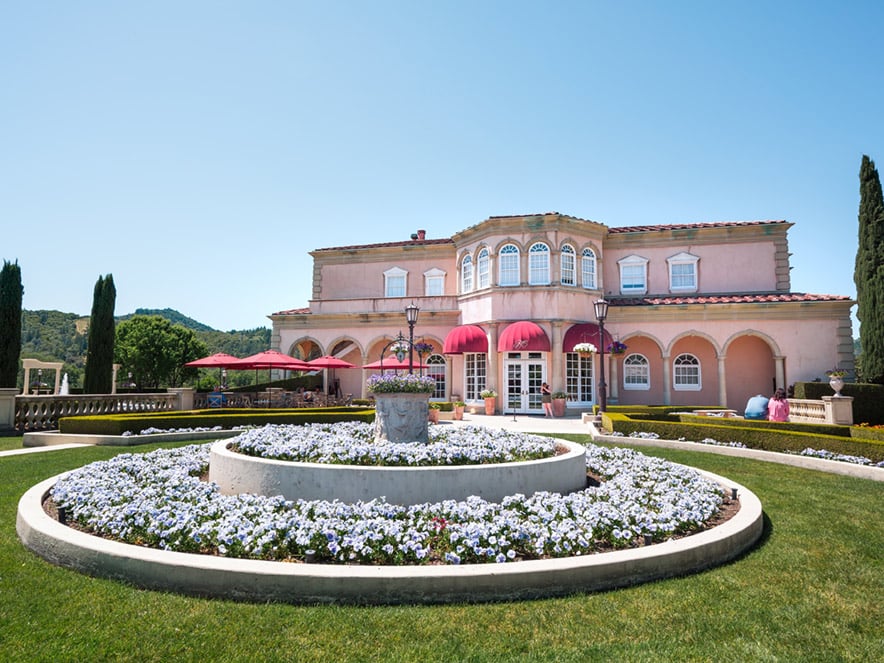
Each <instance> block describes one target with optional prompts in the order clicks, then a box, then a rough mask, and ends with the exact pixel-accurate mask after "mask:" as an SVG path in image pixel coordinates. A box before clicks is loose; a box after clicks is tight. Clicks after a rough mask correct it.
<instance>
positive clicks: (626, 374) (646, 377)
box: [623, 354, 651, 390]
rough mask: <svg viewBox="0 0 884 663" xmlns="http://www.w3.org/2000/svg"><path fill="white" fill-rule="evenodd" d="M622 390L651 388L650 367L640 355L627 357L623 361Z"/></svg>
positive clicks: (646, 359)
mask: <svg viewBox="0 0 884 663" xmlns="http://www.w3.org/2000/svg"><path fill="white" fill-rule="evenodd" d="M623 388H624V389H641V390H648V389H650V388H651V365H650V363H649V362H648V358H647V357H645V356H644V355H640V354H631V355H627V356H626V358H625V359H624V360H623Z"/></svg>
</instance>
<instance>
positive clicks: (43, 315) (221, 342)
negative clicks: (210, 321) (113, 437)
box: [19, 308, 270, 389]
mask: <svg viewBox="0 0 884 663" xmlns="http://www.w3.org/2000/svg"><path fill="white" fill-rule="evenodd" d="M133 315H158V316H160V317H163V318H166V319H167V320H169V321H170V322H171V323H172V324H177V325H181V326H183V327H186V328H188V329H192V330H193V331H194V332H195V333H196V335H197V336H198V337H199V339H200V340H201V341H203V342H204V343H205V344H206V345H207V346H208V348H209V354H214V353H216V352H226V353H227V354H231V355H233V356H235V357H247V356H248V355H251V354H254V353H256V352H261V351H262V350H266V349H268V348H269V347H270V329H269V328H268V327H258V328H255V329H244V330H233V331H227V332H222V331H218V330H216V329H212V328H211V327H209V326H208V325H205V324H203V323H201V322H198V321H196V320H194V319H193V318H189V317H187V316H186V315H184V314H182V313H180V312H178V311H176V310H174V309H141V308H140V309H137V310H136V311H135V312H134V313H130V314H128V315H123V316H118V317H117V318H116V320H117V322H120V321H121V320H127V319H129V318H131V317H132V316H133ZM88 327H89V317H88V316H81V315H77V314H76V313H63V312H61V311H28V310H23V311H22V352H21V357H22V359H25V358H33V359H39V360H40V361H61V362H64V369H63V372H64V373H67V374H68V381H69V384H70V386H71V387H72V388H74V389H75V388H77V387H80V386H82V384H83V366H84V365H85V359H86V341H87V338H88V336H87V330H88ZM23 379H24V371H23V370H20V371H19V386H21V384H22V380H23ZM36 380H37V376H36V375H33V374H32V375H31V376H30V381H31V382H32V383H34V382H35V381H36ZM52 380H54V375H53V376H46V375H44V376H43V381H44V382H51V381H52ZM50 386H52V385H51V384H50Z"/></svg>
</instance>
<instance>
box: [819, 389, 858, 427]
mask: <svg viewBox="0 0 884 663" xmlns="http://www.w3.org/2000/svg"><path fill="white" fill-rule="evenodd" d="M823 403H825V407H826V423H827V424H835V425H837V426H852V425H853V396H823Z"/></svg>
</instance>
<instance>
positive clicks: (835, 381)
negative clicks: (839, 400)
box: [829, 377, 844, 397]
mask: <svg viewBox="0 0 884 663" xmlns="http://www.w3.org/2000/svg"><path fill="white" fill-rule="evenodd" d="M829 386H830V387H831V388H832V390H833V391H834V392H835V395H836V396H839V397H840V396H841V390H842V389H844V380H843V379H842V378H839V377H832V378H829Z"/></svg>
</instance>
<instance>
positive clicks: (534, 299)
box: [270, 212, 854, 413]
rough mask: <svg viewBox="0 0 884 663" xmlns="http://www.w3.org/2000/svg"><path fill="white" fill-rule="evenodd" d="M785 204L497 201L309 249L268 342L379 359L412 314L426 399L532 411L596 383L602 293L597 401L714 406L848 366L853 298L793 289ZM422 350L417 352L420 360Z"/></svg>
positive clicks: (579, 401) (350, 373)
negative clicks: (457, 227) (424, 223)
mask: <svg viewBox="0 0 884 663" xmlns="http://www.w3.org/2000/svg"><path fill="white" fill-rule="evenodd" d="M791 226H792V224H791V223H788V222H786V221H751V222H724V223H696V224H685V225H657V226H633V227H625V228H609V227H607V226H605V225H604V224H601V223H596V222H594V221H588V220H585V219H579V218H575V217H572V216H567V215H563V214H558V213H555V212H550V213H546V214H532V215H525V216H495V217H491V218H489V219H487V220H485V221H482V222H481V223H479V224H477V225H474V226H471V227H469V228H466V229H465V230H462V231H460V232H458V233H456V234H455V235H454V236H452V237H449V238H444V239H428V238H427V237H426V233H425V232H424V231H423V230H420V231H418V232H417V233H415V234H413V235H411V238H410V239H408V240H405V241H397V242H386V243H380V244H365V245H360V246H339V247H333V248H326V249H317V250H315V251H312V252H311V253H310V255H311V256H312V257H313V298H312V299H311V300H310V303H309V307H308V308H301V309H292V310H286V311H280V312H278V313H274V314H273V315H271V316H270V318H271V320H272V322H273V339H274V345H275V346H276V347H277V348H279V349H280V350H281V351H282V352H285V353H288V354H290V355H292V356H295V357H299V358H302V359H309V358H311V357H315V356H319V355H323V354H331V355H335V356H337V357H340V358H342V359H345V360H347V361H349V362H351V363H353V364H355V365H357V366H359V367H361V366H364V365H366V364H370V363H373V362H376V361H377V360H378V359H379V358H380V357H381V353H382V351H383V350H384V348H385V347H387V346H388V345H389V344H390V342H391V341H392V340H393V339H395V338H396V337H397V335H398V334H399V333H400V332H402V334H403V335H404V336H405V337H406V338H407V336H408V331H409V330H408V325H407V323H406V318H405V307H406V306H408V305H410V304H412V303H413V304H415V305H416V306H418V307H419V309H420V312H419V317H418V321H417V324H416V326H415V328H414V337H415V342H416V343H417V342H423V343H427V344H429V345H430V346H432V348H431V349H430V350H428V351H427V352H426V353H425V354H422V355H421V357H420V358H421V359H422V360H423V364H424V365H425V366H426V368H424V369H422V370H423V371H424V372H429V373H430V374H432V375H434V376H436V380H437V390H436V393H435V394H434V398H436V399H440V400H452V399H454V398H460V399H462V400H465V401H467V402H468V403H478V402H479V401H480V400H481V399H480V396H479V393H480V392H481V391H482V390H483V389H486V388H489V389H494V390H496V391H497V392H498V393H499V396H498V408H499V409H502V410H504V411H506V412H513V413H542V412H543V410H542V406H541V403H540V392H539V387H540V384H541V383H542V382H544V381H545V382H549V383H550V385H551V386H552V388H553V390H556V391H565V392H567V394H568V406H569V408H574V409H588V408H589V407H590V406H591V405H592V404H594V403H595V402H596V401H597V399H598V393H597V392H598V381H599V361H600V356H599V354H595V355H593V356H590V357H583V356H580V355H579V354H577V353H576V352H575V351H574V346H575V345H576V344H578V343H581V342H589V343H592V344H594V345H595V346H596V347H599V346H600V345H601V344H602V341H601V339H600V338H599V327H598V326H597V321H596V319H595V315H594V309H593V303H594V302H595V301H596V300H598V299H600V298H602V297H604V298H605V299H606V300H607V301H609V303H610V306H609V309H608V317H607V319H606V321H605V336H606V338H605V340H604V341H603V343H604V345H605V348H606V349H607V347H608V346H609V345H610V344H611V343H613V342H614V341H619V342H621V343H624V344H625V345H626V346H627V348H626V350H625V352H623V353H622V354H618V355H611V354H607V353H606V354H605V378H606V384H607V385H608V387H607V390H608V403H609V404H612V403H622V404H636V403H646V404H673V405H685V406H689V405H693V406H702V405H707V406H708V405H725V406H727V407H730V408H733V409H736V410H742V409H743V407H744V405H745V403H746V400H747V399H748V397H749V396H751V395H754V394H758V393H762V394H768V395H769V394H770V393H771V392H772V391H773V390H774V388H775V387H779V386H787V385H788V384H791V383H793V382H796V381H799V380H813V379H816V378H823V377H824V375H825V371H826V370H827V369H830V368H832V367H835V366H837V367H843V368H846V369H848V370H851V369H852V367H853V341H852V330H851V321H850V309H851V306H852V305H853V303H854V302H853V301H852V300H851V299H850V298H848V297H846V296H840V295H811V294H804V293H793V292H791V291H790V279H789V270H790V266H789V248H788V241H787V233H788V230H789V228H790V227H791ZM415 361H417V358H416V359H415ZM369 374H370V372H369V371H364V370H362V369H361V368H356V369H345V370H338V371H336V373H335V377H336V378H337V379H338V380H339V381H340V386H341V389H342V391H343V392H345V393H351V394H353V396H354V397H359V396H365V395H366V390H365V380H366V378H367V377H368V376H369Z"/></svg>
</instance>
